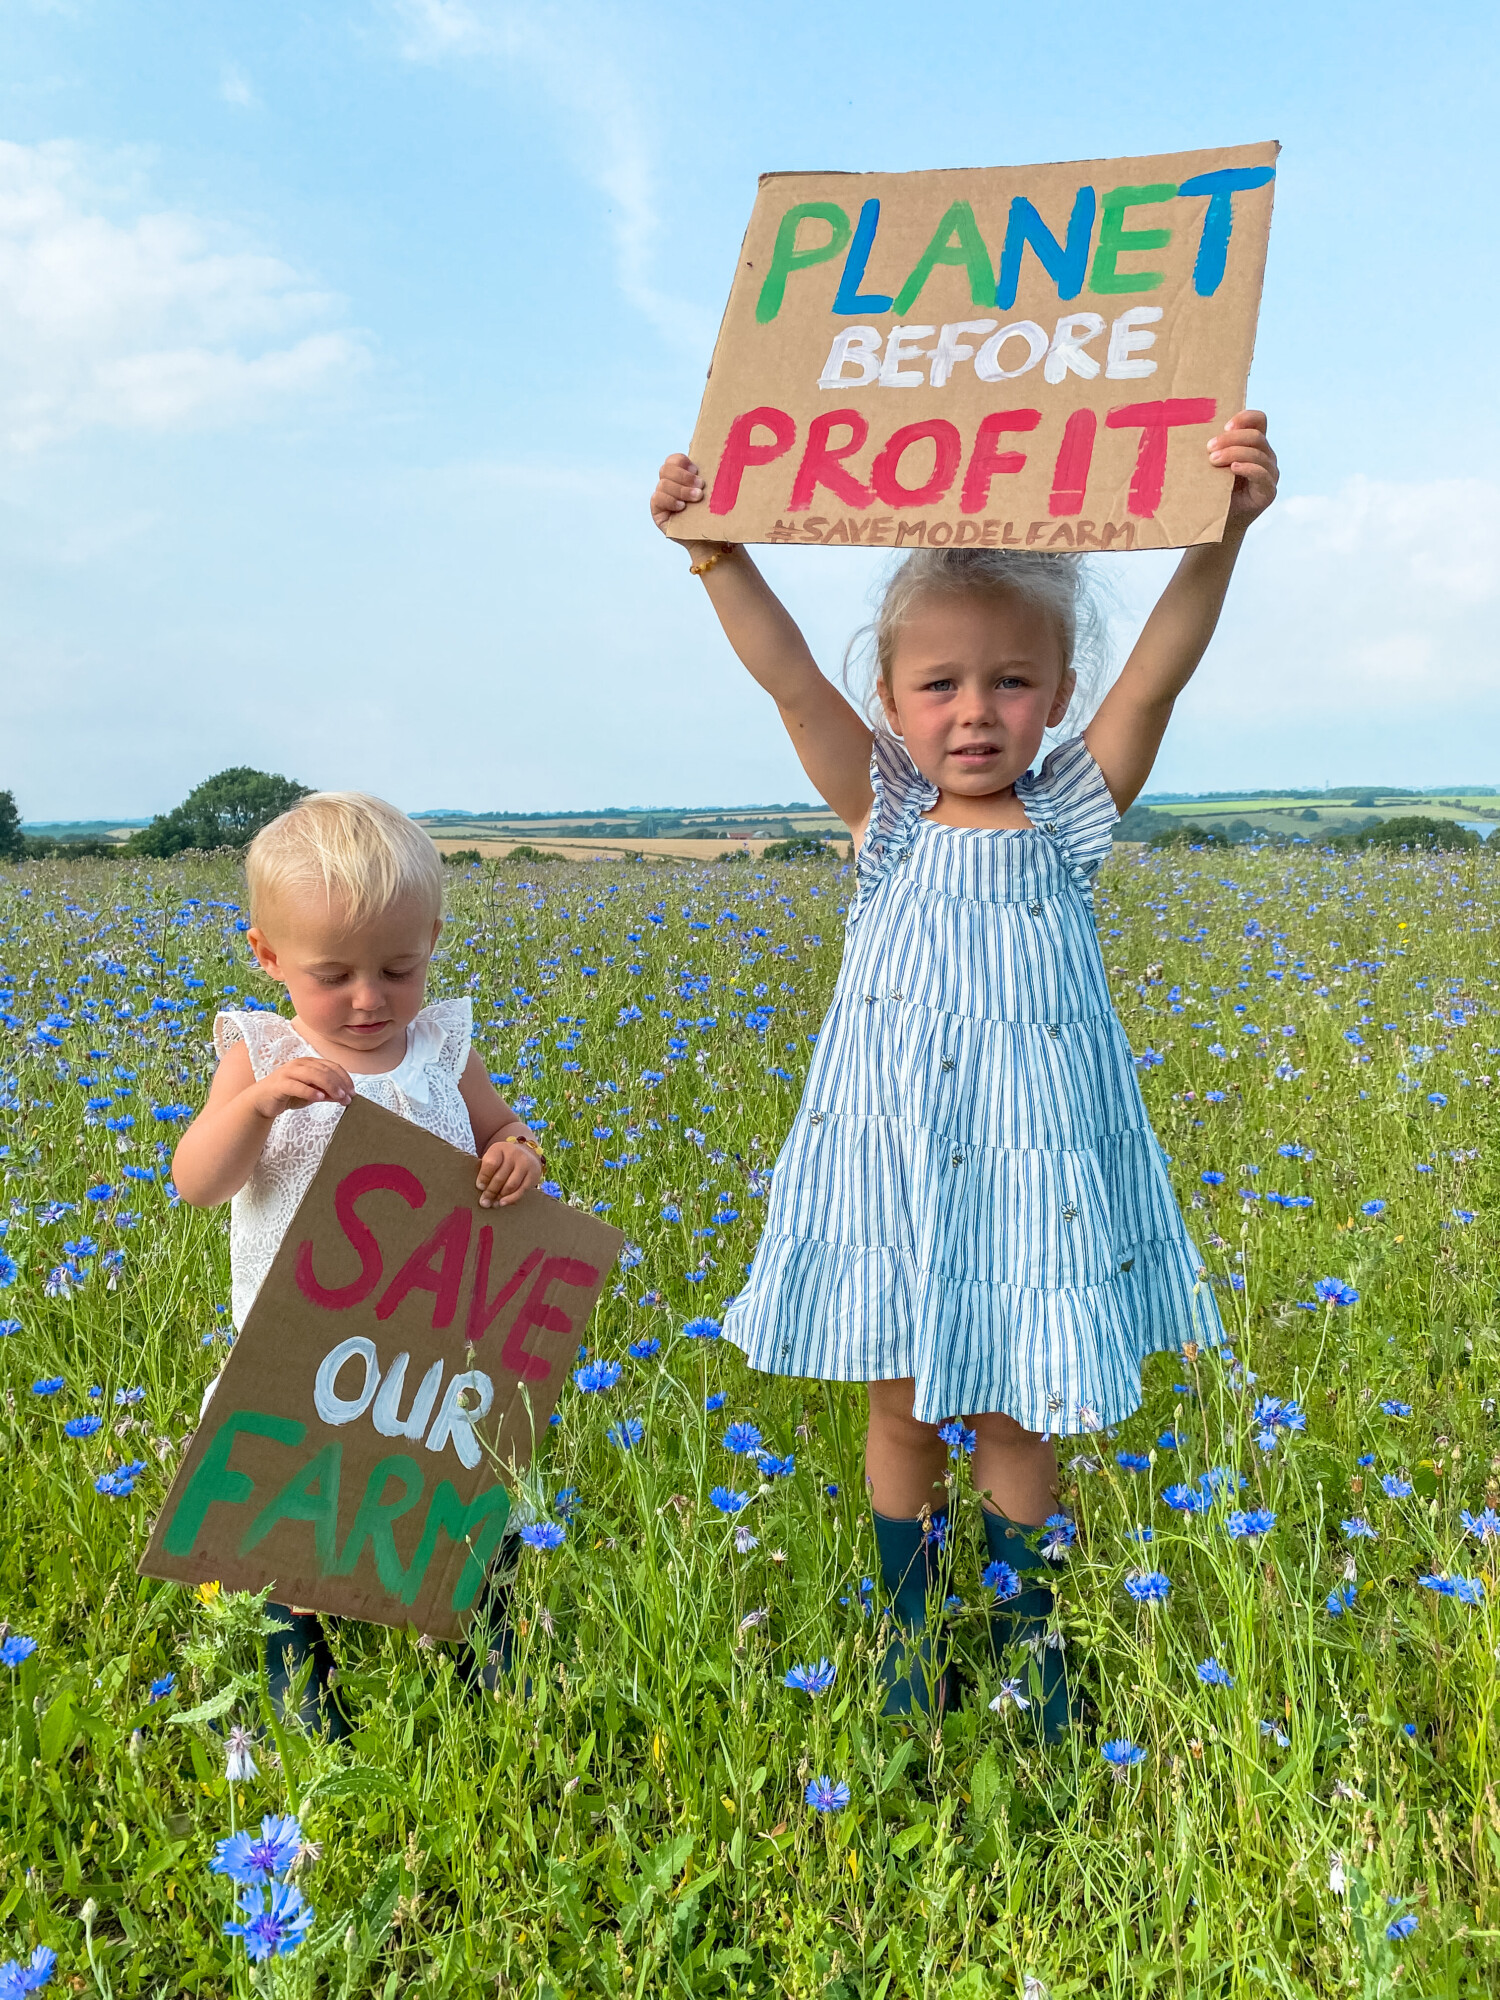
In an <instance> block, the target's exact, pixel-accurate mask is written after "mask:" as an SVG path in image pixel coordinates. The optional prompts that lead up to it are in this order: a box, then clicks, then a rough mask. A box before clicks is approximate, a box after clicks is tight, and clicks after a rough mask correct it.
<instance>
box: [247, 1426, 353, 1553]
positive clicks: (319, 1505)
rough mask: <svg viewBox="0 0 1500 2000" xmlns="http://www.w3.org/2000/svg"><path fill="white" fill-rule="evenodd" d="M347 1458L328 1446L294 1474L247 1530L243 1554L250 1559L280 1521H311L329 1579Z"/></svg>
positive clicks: (338, 1446)
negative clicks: (342, 1472) (341, 1471)
mask: <svg viewBox="0 0 1500 2000" xmlns="http://www.w3.org/2000/svg"><path fill="white" fill-rule="evenodd" d="M343 1458H344V1447H343V1446H342V1445H341V1444H325V1445H324V1447H323V1449H322V1450H321V1451H320V1452H317V1453H315V1454H314V1455H313V1457H311V1458H310V1459H309V1460H308V1461H307V1463H306V1465H304V1466H303V1467H302V1469H301V1471H300V1472H294V1473H293V1474H292V1476H291V1478H290V1479H289V1480H288V1481H287V1483H286V1485H285V1486H283V1487H282V1489H281V1491H280V1492H279V1493H278V1494H277V1495H276V1496H275V1498H274V1499H272V1500H269V1501H268V1502H267V1503H266V1505H265V1506H264V1507H262V1508H261V1510H260V1512H259V1513H258V1514H257V1515H256V1517H255V1519H254V1520H253V1521H252V1522H251V1523H250V1526H249V1527H248V1528H247V1529H246V1531H245V1539H244V1540H243V1541H242V1542H241V1543H240V1554H241V1555H242V1556H247V1555H249V1553H250V1551H251V1550H252V1549H253V1548H254V1547H255V1546H256V1544H257V1543H258V1542H263V1541H264V1540H265V1538H266V1536H267V1535H269V1534H270V1532H271V1530H272V1529H273V1528H274V1527H275V1526H276V1524H277V1522H278V1521H311V1523H312V1531H313V1548H314V1550H315V1552H316V1554H317V1558H318V1569H319V1570H320V1572H321V1573H322V1574H323V1575H324V1576H326V1575H327V1574H328V1572H329V1571H330V1570H331V1569H332V1568H333V1559H334V1554H335V1544H336V1537H337V1533H338V1525H339V1467H340V1466H341V1465H342V1463H343Z"/></svg>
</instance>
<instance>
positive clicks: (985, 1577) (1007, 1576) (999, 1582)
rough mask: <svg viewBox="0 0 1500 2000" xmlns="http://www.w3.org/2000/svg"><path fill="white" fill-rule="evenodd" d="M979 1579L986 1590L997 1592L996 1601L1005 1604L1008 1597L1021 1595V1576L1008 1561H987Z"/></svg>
mask: <svg viewBox="0 0 1500 2000" xmlns="http://www.w3.org/2000/svg"><path fill="white" fill-rule="evenodd" d="M979 1581H980V1582H981V1583H982V1584H983V1585H984V1587H985V1589H986V1590H992V1591H993V1592H994V1593H995V1602H996V1603H997V1604H1003V1603H1004V1602H1005V1600H1006V1599H1007V1598H1008V1597H1019V1596H1020V1594H1021V1578H1020V1576H1019V1574H1018V1573H1017V1572H1016V1571H1015V1570H1014V1569H1012V1568H1011V1566H1010V1564H1009V1563H1008V1562H992V1563H987V1564H986V1565H985V1567H984V1569H983V1571H982V1572H981V1573H980V1578H979Z"/></svg>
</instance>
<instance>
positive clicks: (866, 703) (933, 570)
mask: <svg viewBox="0 0 1500 2000" xmlns="http://www.w3.org/2000/svg"><path fill="white" fill-rule="evenodd" d="M1102 595H1103V593H1102V592H1101V589H1100V586H1099V579H1098V576H1097V573H1096V572H1095V571H1094V570H1093V569H1091V568H1085V566H1084V559H1083V558H1082V557H1081V556H1076V555H1073V556H1069V555H1045V554H1043V553H1042V552H1041V551H1040V550H1036V549H917V550H914V551H913V552H912V554H911V555H909V556H907V557H906V559H905V560H904V561H903V562H902V563H901V564H900V565H899V566H898V567H897V568H896V569H895V570H894V571H893V572H892V573H891V575H890V576H889V577H888V578H887V580H886V586H885V591H884V593H883V595H882V597H881V600H880V605H879V608H878V610H877V611H876V613H875V617H874V619H873V621H872V622H871V623H870V624H869V625H867V626H866V627H865V628H864V630H863V631H862V632H858V633H856V634H855V636H854V638H853V640H852V641H851V642H850V647H849V652H848V655H847V656H846V659H845V663H844V668H845V678H846V681H849V680H851V676H852V675H853V673H854V671H855V669H856V666H857V663H858V662H859V660H860V657H861V655H863V656H864V661H865V670H864V681H865V685H864V686H863V687H860V688H855V687H853V685H852V683H851V692H855V693H857V694H858V696H859V697H860V700H861V706H862V707H863V709H864V711H865V713H866V715H867V717H868V719H869V720H870V721H871V722H872V723H873V725H874V726H875V727H876V728H877V729H882V730H883V729H884V728H886V726H887V725H886V720H885V713H884V710H883V709H882V707H881V703H880V690H881V689H882V687H883V688H885V689H887V690H889V688H890V685H891V667H892V664H893V663H894V660H895V657H896V642H897V640H898V639H899V637H900V635H901V630H902V627H903V626H905V625H906V624H907V623H908V622H909V620H910V618H911V616H912V613H913V611H914V610H915V609H916V608H917V606H918V605H919V604H921V603H922V602H924V601H927V600H931V599H933V598H941V597H949V598H952V597H959V596H976V597H990V598H1005V597H1009V598H1011V599H1012V600H1016V601H1019V602H1020V603H1022V604H1030V605H1034V606H1035V607H1036V608H1037V610H1039V611H1041V612H1042V613H1043V614H1044V615H1045V616H1046V617H1047V618H1048V619H1050V621H1051V622H1052V625H1053V628H1054V629H1055V631H1056V633H1057V638H1058V644H1059V646H1060V647H1061V650H1062V660H1063V671H1064V672H1065V673H1066V672H1068V671H1070V670H1071V672H1072V673H1073V674H1074V675H1075V676H1076V679H1075V684H1074V689H1073V697H1072V700H1071V701H1070V702H1069V704H1068V713H1067V715H1066V716H1065V717H1064V718H1063V721H1062V722H1061V723H1059V725H1058V729H1059V730H1061V729H1063V728H1065V727H1067V726H1068V725H1069V724H1070V723H1071V724H1072V725H1073V726H1075V727H1077V726H1078V724H1079V723H1080V722H1081V721H1082V719H1083V712H1084V711H1085V710H1091V709H1092V707H1093V704H1094V701H1095V699H1096V697H1097V693H1098V689H1099V684H1100V682H1101V680H1102V679H1103V677H1104V674H1105V672H1106V670H1107V668H1108V664H1109V644H1108V642H1109V621H1108V616H1107V611H1106V607H1105V605H1104V603H1103V602H1102Z"/></svg>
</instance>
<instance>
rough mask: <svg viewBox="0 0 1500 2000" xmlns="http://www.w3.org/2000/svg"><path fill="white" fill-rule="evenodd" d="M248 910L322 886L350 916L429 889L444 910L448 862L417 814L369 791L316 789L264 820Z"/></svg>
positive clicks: (254, 849)
mask: <svg viewBox="0 0 1500 2000" xmlns="http://www.w3.org/2000/svg"><path fill="white" fill-rule="evenodd" d="M245 874H246V877H247V879H248V881H249V885H250V916H251V919H252V921H256V922H258V921H259V915H260V913H261V912H262V911H263V910H264V908H265V906H266V905H267V904H268V903H271V902H275V901H277V900H279V899H280V898H281V897H282V896H284V895H285V893H286V892H287V891H288V890H297V889H302V890H306V889H309V888H312V887H314V886H318V887H321V888H322V890H323V892H324V894H325V895H326V896H327V898H328V900H329V901H330V902H332V901H333V900H334V898H335V896H337V898H338V900H339V901H340V903H341V904H342V905H343V908H344V910H345V912H346V913H347V915H348V918H349V920H350V921H351V922H352V923H361V922H363V921H364V920H365V919H367V918H369V917H372V916H375V915H377V914H378V913H379V912H380V911H381V910H384V909H388V908H389V907H390V905H391V904H392V903H394V902H395V901H396V900H397V899H398V898H399V897H401V896H425V897H426V898H427V900H428V902H429V903H430V905H431V908H432V914H433V916H434V917H439V916H441V915H442V909H443V864H442V861H441V859H440V857H439V855H438V851H437V849H436V848H435V847H434V846H433V844H432V842H431V840H429V839H428V837H427V835H426V834H425V833H424V832H423V831H422V829H421V827H419V826H418V825H417V823H416V821H415V820H410V819H408V818H407V816H406V814H405V813H403V812H397V810H396V808H395V807H394V806H392V805H387V804H386V802H385V800H384V799H375V798H371V797H370V796H369V794H368V793H366V792H313V793H311V794H310V795H309V796H308V797H307V798H305V799H299V800H298V802H297V804H296V805H294V806H293V807H292V808H291V809H290V811H288V812H284V813H282V815H281V816H280V818H279V819H273V820H272V821H271V823H270V825H269V826H264V827H262V828H261V830H260V832H259V833H258V834H257V835H256V836H255V838H254V840H252V841H251V843H250V848H249V852H248V853H247V854H246V856H245Z"/></svg>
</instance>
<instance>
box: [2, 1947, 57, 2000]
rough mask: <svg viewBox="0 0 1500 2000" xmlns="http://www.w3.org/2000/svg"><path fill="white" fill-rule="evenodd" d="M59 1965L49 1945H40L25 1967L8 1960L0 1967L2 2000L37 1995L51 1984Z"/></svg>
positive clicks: (14, 1960)
mask: <svg viewBox="0 0 1500 2000" xmlns="http://www.w3.org/2000/svg"><path fill="white" fill-rule="evenodd" d="M56 1965H57V1953H56V1952H55V1951H54V1950H53V1949H52V1947H51V1945H49V1944H39V1945H38V1946H37V1948H36V1950H35V1951H34V1952H33V1953H32V1954H31V1956H30V1958H29V1959H27V1961H26V1963H25V1964H24V1965H23V1964H22V1963H21V1961H20V1960H19V1959H18V1958H8V1959H6V1961H5V1963H4V1964H3V1965H0V2000H21V1995H22V1994H24V1993H36V1992H38V1991H39V1990H40V1989H41V1988H42V1987H43V1986H46V1985H48V1984H49V1983H50V1981H51V1978H52V1973H53V1970H54V1968H55V1967H56Z"/></svg>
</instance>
